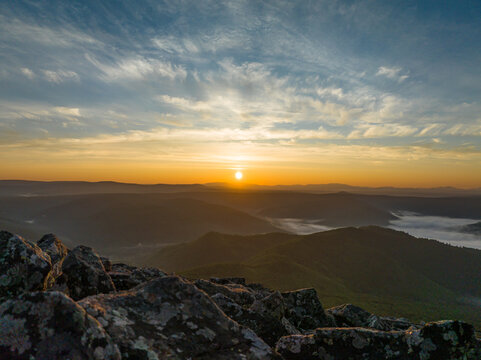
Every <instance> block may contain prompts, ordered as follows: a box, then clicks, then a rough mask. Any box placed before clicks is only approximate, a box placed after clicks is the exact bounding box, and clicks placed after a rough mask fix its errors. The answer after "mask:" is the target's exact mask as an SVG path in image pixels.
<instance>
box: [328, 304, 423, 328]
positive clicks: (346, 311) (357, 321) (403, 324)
mask: <svg viewBox="0 0 481 360" xmlns="http://www.w3.org/2000/svg"><path fill="white" fill-rule="evenodd" d="M326 313H327V314H328V315H330V316H332V317H333V318H334V321H335V323H336V326H337V327H368V328H372V329H376V330H384V331H390V330H407V329H409V328H410V327H415V328H419V327H420V326H418V325H417V324H414V323H411V322H409V321H408V320H406V319H396V318H392V317H382V316H377V315H374V314H371V313H370V312H368V311H366V310H364V309H362V308H360V307H359V306H356V305H352V304H343V305H339V306H336V307H333V308H330V309H327V310H326Z"/></svg>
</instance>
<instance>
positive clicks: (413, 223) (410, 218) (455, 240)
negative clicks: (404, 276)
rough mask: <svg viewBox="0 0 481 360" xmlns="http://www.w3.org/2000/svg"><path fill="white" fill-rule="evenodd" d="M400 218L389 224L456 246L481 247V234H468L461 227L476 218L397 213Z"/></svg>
mask: <svg viewBox="0 0 481 360" xmlns="http://www.w3.org/2000/svg"><path fill="white" fill-rule="evenodd" d="M395 215H396V216H397V217H399V219H398V220H394V221H391V225H390V226H389V227H390V228H392V229H395V230H401V231H405V232H407V233H409V234H411V235H413V236H416V237H423V238H428V239H436V240H439V241H441V242H444V243H447V244H451V245H454V246H466V247H470V248H475V249H481V236H479V235H474V234H467V233H464V232H461V231H459V228H461V227H463V226H465V225H468V224H473V223H476V222H478V221H479V220H476V219H454V218H449V217H443V216H423V215H418V214H412V213H401V214H395Z"/></svg>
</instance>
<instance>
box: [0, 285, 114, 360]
mask: <svg viewBox="0 0 481 360" xmlns="http://www.w3.org/2000/svg"><path fill="white" fill-rule="evenodd" d="M0 359H12V360H13V359H16V360H22V359H25V360H27V359H28V360H33V359H39V360H40V359H42V360H43V359H72V360H73V359H78V360H81V359H82V360H83V359H95V360H103V359H105V360H119V359H120V352H119V350H118V348H117V346H116V345H115V344H114V343H113V342H112V340H111V339H110V337H109V335H107V334H106V333H105V331H104V329H103V328H102V326H101V325H100V324H99V323H98V322H97V321H96V320H95V319H94V318H92V317H91V316H90V315H87V313H86V312H85V310H84V309H83V308H82V307H80V306H78V305H77V304H76V303H75V302H74V301H73V300H72V299H70V298H69V297H67V296H65V295H64V294H62V293H60V292H55V291H52V292H33V293H28V294H23V295H21V296H19V297H18V298H9V299H8V300H6V301H4V302H2V303H0Z"/></svg>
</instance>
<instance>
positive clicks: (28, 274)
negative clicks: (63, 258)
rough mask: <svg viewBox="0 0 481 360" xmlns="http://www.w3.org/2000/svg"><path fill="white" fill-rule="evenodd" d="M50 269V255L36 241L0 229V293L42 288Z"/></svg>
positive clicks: (16, 293) (11, 293)
mask: <svg viewBox="0 0 481 360" xmlns="http://www.w3.org/2000/svg"><path fill="white" fill-rule="evenodd" d="M51 270H52V264H51V261H50V257H49V256H48V255H47V254H46V253H44V252H43V251H42V250H41V249H40V248H39V247H38V246H37V245H35V244H34V243H32V242H30V241H27V240H25V239H23V238H22V237H20V236H18V235H14V234H11V233H9V232H7V231H0V297H2V296H15V295H18V294H21V293H22V292H25V291H36V290H45V289H46V288H47V285H48V284H49V283H51Z"/></svg>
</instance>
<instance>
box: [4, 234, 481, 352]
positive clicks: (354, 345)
mask: <svg viewBox="0 0 481 360" xmlns="http://www.w3.org/2000/svg"><path fill="white" fill-rule="evenodd" d="M0 359H1V360H3V359H72V360H76V359H97V360H100V359H331V360H333V359H481V342H480V340H478V339H476V337H475V333H474V329H473V327H472V326H471V325H469V324H466V323H463V322H460V321H439V322H433V323H427V324H423V325H419V324H413V323H410V322H409V321H407V320H405V319H396V318H390V317H380V316H376V315H374V314H371V313H369V312H367V311H365V310H363V309H361V308H359V307H357V306H354V305H350V304H346V305H341V306H338V307H335V308H331V309H327V310H325V309H324V308H323V306H322V304H321V303H320V301H319V299H318V297H317V294H316V291H315V290H314V289H301V290H296V291H290V292H283V293H280V292H278V291H272V290H269V289H266V288H265V287H263V286H262V285H259V284H247V283H246V282H245V280H244V279H242V278H223V279H218V278H212V279H210V280H195V281H190V280H188V279H185V278H182V277H180V276H174V275H168V274H166V273H164V272H162V271H161V270H158V269H154V268H137V267H133V266H129V265H125V264H112V263H111V262H110V261H109V260H108V259H106V258H103V257H100V256H99V255H98V254H97V253H96V252H95V251H94V250H92V249H91V248H88V247H85V246H78V247H76V248H74V249H72V250H69V249H67V248H66V247H65V246H64V245H63V244H62V242H61V241H60V240H59V239H58V238H56V237H55V236H54V235H52V234H49V235H46V236H44V237H43V238H42V239H41V240H39V241H38V242H37V243H33V242H30V241H28V240H25V239H23V238H22V237H20V236H17V235H14V234H11V233H9V232H6V231H2V232H0Z"/></svg>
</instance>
